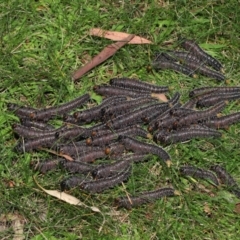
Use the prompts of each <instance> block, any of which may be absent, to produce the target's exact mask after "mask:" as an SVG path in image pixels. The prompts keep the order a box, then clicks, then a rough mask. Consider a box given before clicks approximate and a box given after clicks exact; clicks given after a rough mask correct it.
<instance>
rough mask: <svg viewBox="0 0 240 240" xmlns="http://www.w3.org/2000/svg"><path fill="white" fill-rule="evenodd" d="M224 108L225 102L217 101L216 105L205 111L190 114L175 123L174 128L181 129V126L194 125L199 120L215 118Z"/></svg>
mask: <svg viewBox="0 0 240 240" xmlns="http://www.w3.org/2000/svg"><path fill="white" fill-rule="evenodd" d="M225 106H226V104H225V102H223V101H219V102H218V103H217V104H216V105H214V106H213V107H211V108H209V109H207V110H203V111H194V112H191V113H189V114H187V115H186V116H184V117H182V118H180V119H179V120H178V121H177V122H175V123H174V124H175V125H174V128H181V127H183V126H188V125H190V124H192V123H196V122H198V121H200V120H204V119H209V118H211V117H215V116H216V115H217V113H219V112H221V111H222V110H223V108H224V107H225Z"/></svg>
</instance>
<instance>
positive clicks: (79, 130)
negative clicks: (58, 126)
mask: <svg viewBox="0 0 240 240" xmlns="http://www.w3.org/2000/svg"><path fill="white" fill-rule="evenodd" d="M87 131H88V130H86V128H83V127H79V126H77V127H72V128H68V129H63V130H60V131H57V132H56V134H55V136H56V138H58V139H62V140H63V139H65V140H69V139H77V138H79V137H81V136H85V135H86V132H87ZM89 134H90V133H89Z"/></svg>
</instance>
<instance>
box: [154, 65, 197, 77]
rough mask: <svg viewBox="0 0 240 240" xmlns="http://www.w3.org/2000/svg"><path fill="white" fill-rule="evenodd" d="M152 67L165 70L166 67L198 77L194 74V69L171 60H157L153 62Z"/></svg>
mask: <svg viewBox="0 0 240 240" xmlns="http://www.w3.org/2000/svg"><path fill="white" fill-rule="evenodd" d="M152 67H153V68H154V69H156V70H160V69H162V70H164V69H171V70H174V71H175V72H178V73H183V74H185V75H187V76H190V77H193V78H196V75H195V74H194V71H192V70H191V69H189V68H187V67H184V66H182V65H180V64H178V63H175V62H170V61H157V62H153V63H152Z"/></svg>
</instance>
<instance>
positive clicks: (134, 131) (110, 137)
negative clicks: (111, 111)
mask: <svg viewBox="0 0 240 240" xmlns="http://www.w3.org/2000/svg"><path fill="white" fill-rule="evenodd" d="M120 135H129V136H141V137H144V138H149V137H150V134H149V133H148V132H147V131H145V130H144V129H142V128H140V127H135V126H134V127H127V128H124V129H120V130H117V131H115V132H112V133H108V134H105V135H102V136H100V137H97V138H96V137H92V139H90V140H89V141H87V144H88V145H94V146H102V145H106V144H108V143H110V142H112V141H114V140H115V141H116V140H117V139H118V137H119V136H120Z"/></svg>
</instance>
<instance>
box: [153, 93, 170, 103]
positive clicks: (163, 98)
mask: <svg viewBox="0 0 240 240" xmlns="http://www.w3.org/2000/svg"><path fill="white" fill-rule="evenodd" d="M151 96H152V97H153V98H157V99H158V100H159V101H161V102H168V99H167V97H166V95H165V94H163V93H152V94H151Z"/></svg>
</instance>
